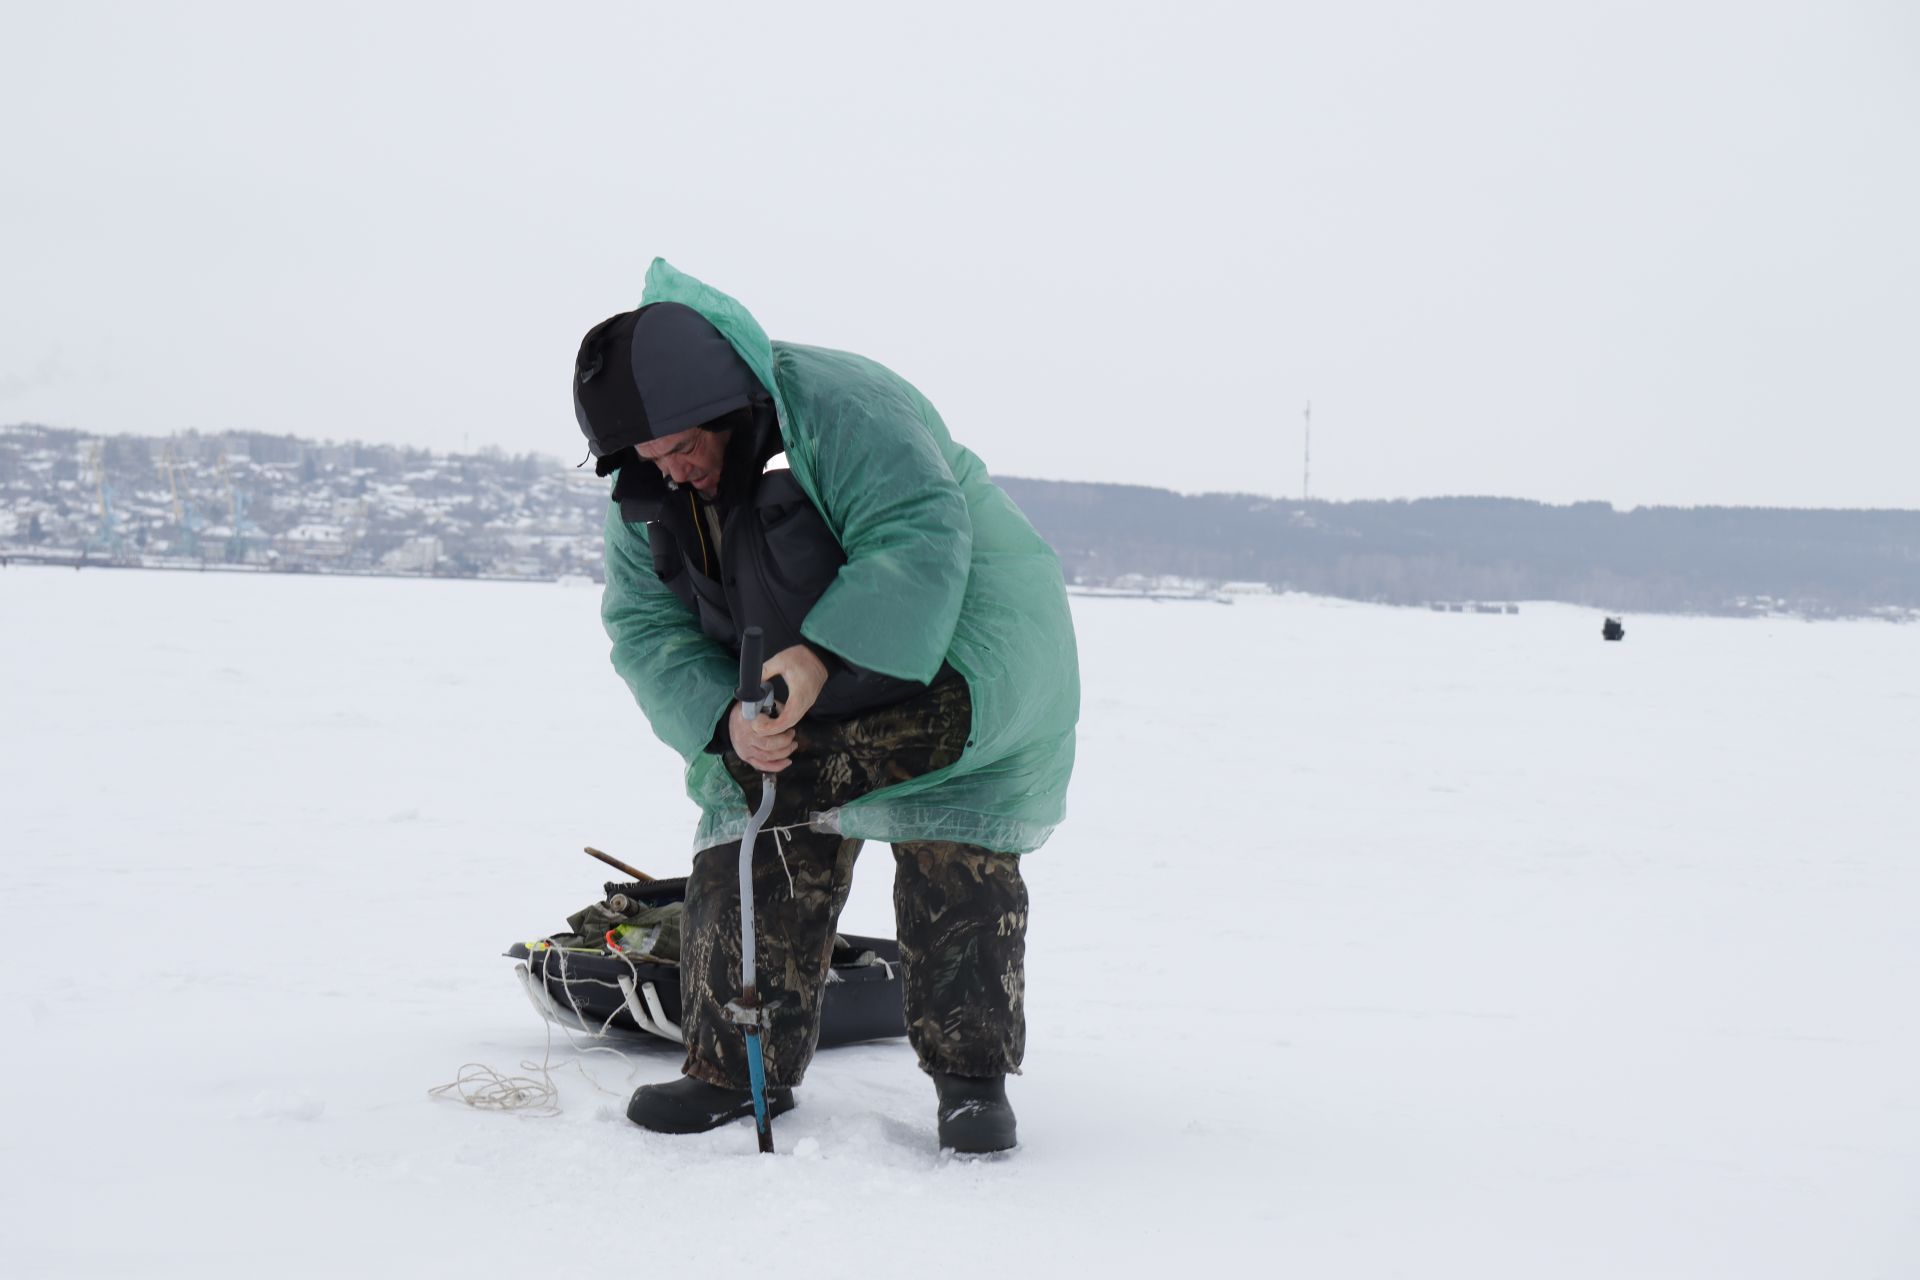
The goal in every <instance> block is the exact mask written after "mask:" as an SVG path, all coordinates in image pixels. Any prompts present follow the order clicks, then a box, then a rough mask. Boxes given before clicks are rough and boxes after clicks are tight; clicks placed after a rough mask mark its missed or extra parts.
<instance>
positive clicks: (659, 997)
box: [506, 880, 907, 1049]
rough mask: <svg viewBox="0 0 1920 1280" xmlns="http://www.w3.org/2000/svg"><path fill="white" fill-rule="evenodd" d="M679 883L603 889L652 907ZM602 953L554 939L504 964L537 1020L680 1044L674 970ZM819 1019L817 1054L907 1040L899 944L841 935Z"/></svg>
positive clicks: (514, 953)
mask: <svg viewBox="0 0 1920 1280" xmlns="http://www.w3.org/2000/svg"><path fill="white" fill-rule="evenodd" d="M683 884H684V882H683V881H664V880H663V881H653V882H649V883H646V884H642V885H613V884H609V885H608V886H607V896H608V897H609V898H611V897H612V896H613V895H614V892H615V891H616V890H624V891H627V892H629V893H632V894H633V895H634V896H635V897H642V896H644V897H645V898H648V899H651V900H653V901H654V902H656V903H658V902H661V901H666V900H670V899H671V900H677V899H673V895H674V894H675V893H676V892H684V890H683V889H682V885H683ZM608 944H609V945H607V946H604V947H599V948H586V947H575V946H566V945H561V944H560V943H559V942H558V941H557V939H555V938H549V939H548V940H546V941H541V942H531V943H527V942H516V943H514V944H513V946H511V947H509V948H508V949H507V953H506V954H507V956H508V957H509V958H511V959H513V960H515V961H518V963H517V964H516V965H515V966H514V973H515V975H516V976H517V977H518V978H519V980H520V985H521V986H522V988H524V989H525V991H526V993H527V998H528V999H529V1000H531V1001H532V1002H533V1007H534V1008H535V1009H537V1010H539V1012H540V1016H541V1017H543V1018H545V1019H547V1020H548V1021H549V1022H552V1023H554V1024H556V1025H558V1026H561V1027H564V1028H567V1029H568V1030H571V1031H577V1032H583V1033H585V1034H587V1035H589V1036H596V1037H598V1036H604V1035H608V1034H613V1033H625V1034H627V1035H642V1034H644V1035H650V1036H658V1037H659V1038H660V1039H663V1040H671V1041H673V1042H674V1043H675V1044H682V1043H684V1042H685V1039H686V1038H685V1036H684V1035H682V1033H681V1030H680V1024H681V1020H682V1018H681V1002H680V966H679V965H677V964H670V963H661V962H659V961H657V960H653V959H649V958H645V957H642V956H636V955H629V954H625V953H623V952H621V951H620V950H619V949H618V948H617V946H616V945H613V939H611V938H609V939H608ZM832 966H833V967H832V970H831V972H829V973H828V975H827V990H826V998H825V1001H824V1006H825V1007H824V1008H823V1010H822V1012H821V1015H820V1047H821V1048H822V1049H831V1048H833V1047H835V1046H837V1045H843V1044H856V1043H858V1042H860V1041H862V1040H883V1039H886V1038H888V1037H890V1036H904V1035H906V1034H907V1018H906V1012H905V1005H904V1002H903V999H902V982H901V974H900V944H899V943H898V942H896V941H894V940H893V939H892V938H866V937H859V936H855V935H850V934H841V935H840V936H839V937H838V938H837V939H835V942H834V948H833V959H832Z"/></svg>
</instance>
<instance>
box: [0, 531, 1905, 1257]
mask: <svg viewBox="0 0 1920 1280" xmlns="http://www.w3.org/2000/svg"><path fill="white" fill-rule="evenodd" d="M597 604H598V596H597V593H596V592H594V591H591V590H583V589H579V588H566V587H554V586H540V585H518V584H495V583H471V582H408V581H382V580H365V579H345V578H299V577H277V576H242V575H224V574H205V575H196V574H161V573H120V572H104V571H103V572H83V573H73V572H70V571H59V570H40V569H20V568H14V569H9V570H5V571H0V662H4V667H5V672H6V675H5V680H4V684H3V685H0V689H4V693H3V694H0V698H3V699H4V701H3V702H0V726H3V729H0V803H3V808H0V812H3V813H4V827H3V828H0V830H4V832H5V836H4V844H5V852H4V857H3V858H0V901H4V904H5V925H6V938H7V942H8V944H9V947H10V956H9V963H8V964H7V965H6V966H5V967H4V969H3V970H0V1017H3V1018H4V1020H5V1025H6V1026H7V1027H8V1028H9V1034H8V1035H7V1036H6V1044H7V1049H6V1051H5V1053H4V1054H0V1073H3V1074H0V1083H4V1101H5V1106H6V1116H5V1119H4V1121H0V1274H4V1275H7V1276H42V1275H98V1274H125V1275H140V1276H159V1275H194V1276H209V1275H243V1274H245V1275H253V1274H258V1273H259V1272H261V1271H262V1270H263V1269H266V1270H269V1271H270V1272H271V1273H272V1274H274V1275H276V1276H301V1275H314V1276H330V1275H340V1274H349V1273H362V1274H375V1275H381V1274H406V1275H410V1276H422V1275H443V1274H453V1275H463V1276H507V1275H543V1274H555V1273H557V1272H559V1271H561V1270H562V1269H564V1270H566V1271H568V1272H573V1273H587V1272H591V1273H594V1274H612V1275H618V1274H648V1273H659V1274H677V1275H689V1274H694V1275H714V1276H732V1275H746V1274H749V1273H775V1274H786V1275H793V1276H813V1275H847V1276H877V1275H883V1274H884V1275H891V1274H908V1275H926V1276H944V1275H964V1276H969V1277H978V1276H981V1275H988V1274H991V1275H1009V1276H1019V1275H1029V1274H1031V1275H1054V1274H1059V1273H1063V1272H1064V1273H1067V1274H1075V1275H1086V1276H1096V1275H1097V1276H1110V1275H1111V1276H1119V1275H1156V1276H1164V1275H1165V1274H1166V1273H1167V1272H1168V1269H1169V1268H1180V1269H1182V1270H1187V1271H1190V1272H1191V1273H1192V1274H1208V1273H1219V1274H1225V1275H1248V1274H1262V1275H1296V1276H1309V1277H1346V1276H1356V1277H1375V1276H1382V1277H1384V1276H1420V1277H1434V1276H1459V1277H1473V1278H1475V1280H1491V1278H1494V1277H1526V1278H1528V1280H1540V1278H1551V1280H1568V1278H1573V1277H1596V1278H1600V1277H1605V1278H1609V1280H1612V1278H1616V1277H1634V1278H1635V1280H1644V1278H1646V1277H1667V1276H1672V1277H1739V1278H1741V1280H1758V1278H1761V1277H1783V1278H1784V1277H1794V1278H1796V1280H1799V1278H1804V1277H1850V1278H1851V1277H1889V1278H1891V1277H1907V1276H1912V1275H1915V1274H1920V1103H1916V1100H1915V1084H1914V1081H1915V1080H1917V1079H1920V1053H1917V1052H1916V1051H1920V1016H1917V1015H1916V1009H1917V1008H1920V1001H1916V1000H1915V998H1914V996H1913V994H1912V992H1911V989H1910V988H1911V984H1912V982H1913V980H1914V977H1915V975H1916V973H1920V963H1917V962H1920V925H1916V916H1917V915H1920V910H1917V908H1920V862H1916V855H1915V848H1916V845H1917V844H1920V842H1917V841H1916V840H1915V838H1914V834H1915V832H1914V829H1915V825H1916V824H1915V820H1914V801H1915V793H1916V785H1915V783H1916V779H1915V773H1916V770H1915V765H1916V757H1917V756H1920V661H1917V660H1916V659H1920V628H1911V627H1896V626H1891V625H1886V624H1867V623H1859V624H1853V623H1846V624H1841V623H1823V624H1808V623H1802V622H1793V621H1726V620H1712V619H1682V618H1659V617H1634V618H1630V619H1628V637H1627V640H1626V642H1625V643H1623V644H1618V645H1612V644H1603V643H1602V642H1601V641H1600V638H1599V634H1598V633H1599V624H1600V615H1599V614H1598V613H1597V612H1596V611H1591V610H1582V609H1573V608H1568V607H1560V606H1550V605H1529V606H1527V607H1526V608H1525V610H1524V611H1523V612H1522V613H1521V614H1520V615H1519V616H1517V617H1506V616H1477V615H1453V614H1445V615H1441V614H1432V613H1428V612H1425V611H1415V610H1395V609H1387V608H1378V607H1370V606H1364V605H1357V604H1348V603H1342V602H1335V601H1326V600H1314V599H1306V598H1300V597H1281V598H1276V599H1258V598H1255V599H1245V600H1242V601H1241V602H1240V603H1238V604H1237V605H1235V606H1233V607H1231V608H1224V607H1220V606H1217V605H1210V604H1163V605H1156V604H1153V603H1149V602H1144V601H1131V600H1097V599H1082V600H1077V601H1076V602H1075V616H1076V618H1077V621H1078V623H1079V627H1080V642H1081V650H1082V659H1083V666H1084V677H1085V690H1086V706H1085V714H1084V717H1083V720H1082V739H1081V758H1080V766H1079V770H1078V773H1077V776H1076V780H1075V784H1074V789H1073V793H1072V798H1071V804H1072V813H1071V816H1070V818H1069V821H1068V823H1067V825H1066V826H1065V827H1064V828H1062V830H1061V831H1060V833H1059V834H1058V835H1057V836H1056V837H1055V839H1054V841H1053V842H1052V843H1051V844H1050V845H1048V847H1047V848H1046V849H1044V850H1043V851H1041V852H1040V853H1038V854H1036V855H1034V856H1033V857H1032V858H1031V859H1030V860H1029V861H1028V864H1027V875H1028V880H1029V883H1030V885H1031V888H1032V893H1033V923H1032V931H1031V935H1030V949H1029V1017H1030V1027H1031V1033H1030V1044H1029V1055H1028V1066H1027V1072H1026V1074H1025V1076H1024V1077H1023V1078H1021V1079H1019V1080H1017V1081H1015V1082H1014V1084H1013V1086H1012V1095H1013V1098H1014V1101H1015V1103H1016V1105H1017V1107H1018V1109H1019V1112H1020V1118H1021V1134H1022V1141H1023V1145H1022V1147H1021V1150H1020V1151H1019V1152H1018V1153H1017V1154H1016V1155H1015V1156H1014V1157H1012V1158H1011V1159H1007V1160H1002V1161H996V1162H983V1163H964V1162H954V1161H951V1160H942V1159H940V1158H939V1157H938V1154H937V1152H936V1150H935V1145H934V1139H933V1124H932V1120H933V1117H932V1092H931V1089H930V1087H929V1086H928V1085H927V1083H926V1082H925V1081H924V1080H923V1079H922V1078H921V1077H920V1076H919V1075H918V1074H917V1072H916V1071H915V1069H914V1066H913V1061H912V1056H911V1053H910V1052H909V1050H908V1049H907V1048H906V1047H905V1045H904V1043H887V1044H879V1045H867V1046H860V1047H857V1048H852V1049H845V1050H836V1051H830V1052H827V1053H824V1054H822V1055H821V1057H820V1058H819V1059H818V1060H817V1061H816V1063H815V1065H814V1069H813V1073H812V1074H811V1076H810V1077H809V1079H808V1082H807V1084H806V1086H805V1088H804V1089H803V1091H802V1095H801V1096H802V1103H801V1106H800V1108H799V1109H798V1110H796V1111H795V1112H793V1113H792V1114H791V1115H789V1116H786V1117H782V1118H781V1119H780V1120H779V1121H778V1122H776V1125H775V1134H776V1139H777V1141H778V1142H779V1144H780V1148H781V1151H782V1154H781V1155H780V1156H778V1157H777V1158H771V1159H769V1158H763V1157H761V1156H759V1155H757V1154H756V1153H755V1150H754V1143H753V1139H752V1134H751V1131H750V1129H749V1128H748V1127H746V1126H744V1125H742V1126H735V1127H734V1128H732V1129H729V1130H726V1131H723V1132H720V1133H716V1134H710V1135H703V1136H700V1137H695V1138H680V1139H668V1138H662V1137H656V1136H654V1135H650V1134H646V1133H642V1132H640V1131H638V1130H636V1129H634V1128H633V1127H632V1126H631V1125H629V1124H627V1123H626V1121H625V1120H624V1118H623V1116H622V1107H623V1105H624V1098H625V1095H626V1093H627V1092H628V1091H629V1090H630V1089H631V1088H632V1087H633V1086H634V1085H635V1084H638V1083H641V1082H644V1081H649V1080H659V1079H666V1078H669V1077H671V1076H672V1075H673V1074H674V1073H675V1071H676V1069H677V1065H678V1061H679V1058H678V1053H677V1051H676V1050H674V1049H673V1048H672V1047H671V1046H668V1045H665V1044H660V1045H658V1046H657V1047H650V1048H644V1049H641V1050H638V1051H634V1052H630V1053H629V1054H627V1055H625V1056H615V1055H608V1054H590V1055H586V1056H585V1057H582V1056H581V1055H579V1054H575V1053H573V1052H571V1051H569V1050H568V1048H567V1046H566V1045H565V1043H564V1042H562V1043H558V1044H556V1045H555V1048H554V1055H553V1056H554V1061H555V1063H556V1070H555V1079H556V1080H557V1082H558V1085H559V1089H560V1095H559V1101H560V1106H561V1109H562V1110H561V1114H559V1115H558V1116H553V1117H548V1118H531V1117H520V1116H510V1115H499V1114H483V1113H480V1112H476V1111H472V1110H469V1109H467V1108H465V1107H462V1106H460V1105H458V1104H456V1103H451V1102H446V1101H432V1100H430V1099H429V1098H428V1096H427V1090H428V1089H429V1088H430V1087H431V1086H434V1085H438V1084H441V1083H443V1082H446V1081H448V1080H451V1079H452V1078H453V1077H454V1075H455V1074H456V1073H457V1072H458V1071H459V1069H460V1067H461V1065H462V1064H463V1063H467V1062H470V1061H478V1062H482V1063H486V1064H489V1065H491V1066H493V1067H495V1068H498V1069H500V1070H502V1071H508V1072H517V1071H519V1069H520V1064H521V1063H523V1062H526V1061H529V1060H533V1061H538V1060H539V1059H540V1058H541V1056H542V1054H543V1051H544V1046H545V1045H546V1031H545V1028H544V1026H543V1024H542V1023H540V1022H539V1021H538V1020H537V1019H536V1018H535V1016H534V1014H533V1011H532V1009H531V1008H530V1007H529V1005H528V1003H527V1001H526V999H525V998H524V996H523V995H522V994H521V992H520V991H519V990H518V989H517V987H516V986H515V984H514V982H513V979H512V976H511V963H510V962H509V961H507V960H505V959H503V958H501V956H500V952H501V950H502V949H503V948H504V947H505V945H506V944H507V943H509V942H511V941H513V940H515V939H521V938H527V937H533V936H538V935H540V934H543V933H546V932H549V931H551V930H554V929H557V928H559V927H560V926H561V925H562V922H563V917H564V916H565V915H566V914H567V913H568V912H569V911H572V910H574V909H575V908H577V907H579V906H581V905H583V904H585V903H586V902H588V901H589V900H591V899H592V898H593V897H594V896H595V895H596V893H597V891H598V886H599V883H600V881H601V880H602V879H603V878H604V875H603V869H602V868H601V867H600V866H599V864H597V863H594V862H591V861H590V860H588V859H587V858H585V857H584V856H583V855H582V854H581V853H580V852H579V850H580V846H582V845H584V844H594V845H597V846H599V847H602V848H605V849H608V850H609V851H612V852H614V853H616V854H618V855H620V856H622V857H625V858H626V859H627V860H628V861H631V862H635V863H637V864H639V865H641V866H644V867H646V868H647V869H649V870H652V871H654V872H656V873H658V874H677V873H679V872H680V871H682V870H683V869H684V867H685V866H686V861H687V850H686V841H687V838H688V835H689V832H690V829H691V817H692V815H691V809H690V807H689V806H688V804H687V803H686V801H685V800H684V799H683V798H682V797H681V795H680V790H679V780H678V768H677V762H676V761H675V760H674V759H673V758H672V757H671V756H670V755H669V754H668V753H667V751H666V750H665V749H664V748H663V747H661V746H659V745H658V744H657V743H655V742H653V740H652V739H651V737H650V736H649V734H648V732H647V730H646V726H645V723H644V721H643V719H642V717H641V716H640V713H639V712H638V710H637V709H635V708H634V706H633V705H632V702H631V700H630V699H629V697H628V695H627V693H626V691H625V689H624V688H623V687H622V686H621V685H620V684H619V682H618V680H617V678H616V677H615V676H614V675H613V672H612V670H611V668H610V667H609V666H608V664H607V661H606V643H605V641H604V639H603V637H602V635H601V632H600V629H599V624H598V619H597V615H596V609H597ZM889 865H890V863H889V860H888V859H887V858H886V856H885V854H884V851H875V852H872V853H870V854H869V855H868V858H867V860H866V861H865V863H864V864H863V870H862V871H861V873H860V875H859V877H858V879H857V883H856V886H855V890H854V896H853V901H852V903H851V904H850V906H849V909H848V914H847V917H846V921H845V924H846V927H847V928H849V929H850V930H853V931H856V932H885V933H891V932H892V925H891V920H890V907H889V897H888V893H889V884H888V879H889V877H888V874H887V872H888V868H889ZM669 1269H671V1270H669Z"/></svg>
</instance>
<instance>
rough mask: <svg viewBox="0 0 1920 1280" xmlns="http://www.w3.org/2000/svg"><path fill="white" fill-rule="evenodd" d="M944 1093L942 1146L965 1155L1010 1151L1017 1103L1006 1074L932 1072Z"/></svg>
mask: <svg viewBox="0 0 1920 1280" xmlns="http://www.w3.org/2000/svg"><path fill="white" fill-rule="evenodd" d="M927 1074H929V1075H931V1076H932V1077H933V1087H934V1090H935V1091H936V1092H937V1093H938V1094H939V1095H940V1145H941V1147H942V1148H943V1149H945V1150H948V1151H957V1152H959V1153H960V1154H961V1155H986V1154H988V1153H990V1152H994V1151H1008V1150H1011V1149H1012V1147H1013V1145H1014V1118H1013V1105H1012V1104H1011V1103H1009V1102H1008V1101H1007V1078H1006V1077H1005V1076H987V1077H985V1078H979V1077H974V1076H950V1075H946V1074H944V1073H942V1072H939V1071H930V1072H928V1073H927Z"/></svg>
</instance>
